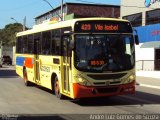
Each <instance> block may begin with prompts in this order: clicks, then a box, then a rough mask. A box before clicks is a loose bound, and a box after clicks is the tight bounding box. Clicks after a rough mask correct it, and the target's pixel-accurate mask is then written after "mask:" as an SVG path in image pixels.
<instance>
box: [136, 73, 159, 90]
mask: <svg viewBox="0 0 160 120" xmlns="http://www.w3.org/2000/svg"><path fill="white" fill-rule="evenodd" d="M136 76H137V78H136V81H137V85H140V86H144V87H150V88H156V89H160V71H136Z"/></svg>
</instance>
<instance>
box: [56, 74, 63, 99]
mask: <svg viewBox="0 0 160 120" xmlns="http://www.w3.org/2000/svg"><path fill="white" fill-rule="evenodd" d="M54 93H55V95H56V97H57V98H59V99H63V95H62V94H61V93H60V85H59V81H58V78H57V77H55V80H54Z"/></svg>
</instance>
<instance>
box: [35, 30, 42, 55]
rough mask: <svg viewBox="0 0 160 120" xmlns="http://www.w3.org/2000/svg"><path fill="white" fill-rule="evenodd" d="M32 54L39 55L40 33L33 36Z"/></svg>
mask: <svg viewBox="0 0 160 120" xmlns="http://www.w3.org/2000/svg"><path fill="white" fill-rule="evenodd" d="M34 53H35V54H41V33H36V34H34Z"/></svg>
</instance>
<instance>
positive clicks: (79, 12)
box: [35, 3, 120, 24]
mask: <svg viewBox="0 0 160 120" xmlns="http://www.w3.org/2000/svg"><path fill="white" fill-rule="evenodd" d="M84 17H109V18H119V17H120V6H118V5H102V4H99V5H98V4H82V3H65V4H64V5H63V20H67V19H73V18H84ZM51 18H57V20H59V21H60V19H61V6H59V7H57V8H55V9H53V10H51V11H48V12H46V13H44V14H42V15H39V16H37V17H36V18H35V22H36V24H40V23H42V22H44V21H47V20H49V19H51Z"/></svg>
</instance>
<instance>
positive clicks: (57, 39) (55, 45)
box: [51, 30, 61, 55]
mask: <svg viewBox="0 0 160 120" xmlns="http://www.w3.org/2000/svg"><path fill="white" fill-rule="evenodd" d="M51 40H52V41H51V54H52V55H60V50H61V49H60V44H61V36H60V31H59V30H53V31H52V39H51Z"/></svg>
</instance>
